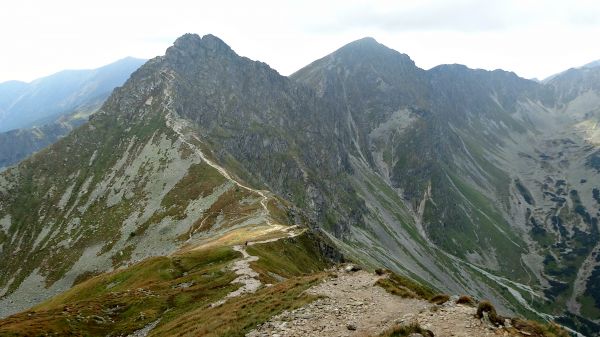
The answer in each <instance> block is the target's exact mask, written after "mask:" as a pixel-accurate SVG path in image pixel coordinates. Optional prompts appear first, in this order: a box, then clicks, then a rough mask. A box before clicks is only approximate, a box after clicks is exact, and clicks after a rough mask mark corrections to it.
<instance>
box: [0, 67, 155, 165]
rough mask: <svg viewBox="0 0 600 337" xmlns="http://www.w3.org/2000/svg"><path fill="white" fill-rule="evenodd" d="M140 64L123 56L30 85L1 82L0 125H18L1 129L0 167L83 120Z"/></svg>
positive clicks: (24, 156)
mask: <svg viewBox="0 0 600 337" xmlns="http://www.w3.org/2000/svg"><path fill="white" fill-rule="evenodd" d="M143 62H144V60H139V59H134V58H126V59H123V60H120V61H117V62H115V63H113V64H110V65H107V66H105V67H102V68H99V69H96V70H77V71H65V72H61V73H58V74H55V75H52V76H49V77H46V78H43V79H39V80H36V81H34V82H32V83H30V84H27V83H23V82H17V81H12V82H5V83H2V84H0V106H2V107H5V108H6V110H3V109H2V108H0V121H2V122H0V129H3V130H6V129H8V128H10V125H13V126H17V125H18V127H19V129H14V130H10V131H4V132H0V170H2V169H3V168H5V167H8V166H11V165H14V164H16V163H18V162H19V161H21V160H22V159H24V158H27V157H28V156H29V155H31V154H32V153H34V152H36V151H39V150H41V149H43V148H44V147H46V146H48V145H50V144H52V143H54V142H56V141H57V140H58V139H59V138H61V137H63V136H65V135H66V134H67V133H69V132H70V131H71V130H73V129H74V128H76V127H78V126H80V125H82V124H84V123H85V122H86V121H87V118H88V117H89V115H90V114H92V113H93V112H94V111H96V110H97V109H98V108H99V107H100V105H101V104H102V103H103V102H104V100H105V99H106V98H107V97H108V95H109V94H110V93H111V92H112V90H113V89H114V88H115V87H116V86H119V85H122V84H123V82H125V80H126V79H127V77H128V76H129V75H130V74H131V73H132V72H133V71H134V70H135V69H137V68H138V67H139V66H140V65H141V64H142V63H143ZM67 75H68V76H67ZM57 112H59V113H58V114H57ZM23 114H26V115H23ZM42 116H44V117H42ZM40 118H41V119H40ZM8 119H10V120H8ZM25 120H29V121H32V120H34V121H35V124H37V126H29V125H31V124H27V123H25V124H23V122H24V121H25ZM11 123H17V124H11Z"/></svg>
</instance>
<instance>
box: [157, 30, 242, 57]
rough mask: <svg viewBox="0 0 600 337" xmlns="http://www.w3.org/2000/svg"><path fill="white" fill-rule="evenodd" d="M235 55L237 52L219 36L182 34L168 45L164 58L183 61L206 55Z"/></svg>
mask: <svg viewBox="0 0 600 337" xmlns="http://www.w3.org/2000/svg"><path fill="white" fill-rule="evenodd" d="M217 55H218V56H221V57H223V56H226V57H231V56H237V54H236V53H235V52H234V51H233V49H231V47H229V45H227V44H226V43H225V42H223V40H221V39H220V38H218V37H216V36H214V35H212V34H207V35H204V36H203V37H200V36H199V35H198V34H190V33H188V34H184V35H182V36H181V37H179V38H178V39H177V40H175V42H174V43H173V46H171V47H169V48H168V49H167V51H166V53H165V58H166V59H167V61H169V62H174V63H184V62H189V61H190V59H199V58H206V57H208V56H217Z"/></svg>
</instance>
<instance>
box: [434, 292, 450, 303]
mask: <svg viewBox="0 0 600 337" xmlns="http://www.w3.org/2000/svg"><path fill="white" fill-rule="evenodd" d="M448 300H450V296H448V295H446V294H437V295H435V296H433V297H432V298H431V299H430V300H429V302H431V303H435V304H437V305H442V304H444V303H446V302H448Z"/></svg>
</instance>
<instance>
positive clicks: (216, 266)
mask: <svg viewBox="0 0 600 337" xmlns="http://www.w3.org/2000/svg"><path fill="white" fill-rule="evenodd" d="M248 251H249V252H250V254H255V255H256V256H259V260H258V261H257V262H255V263H253V265H252V267H253V268H254V269H255V270H256V271H257V272H258V273H259V278H260V279H261V280H262V281H263V282H264V283H267V282H269V283H272V284H274V285H273V286H271V287H264V288H261V289H259V291H257V292H256V293H254V294H247V295H244V296H240V297H239V298H236V299H235V300H232V301H227V302H226V303H225V304H223V305H222V306H217V307H210V306H209V304H211V303H215V302H217V301H218V300H220V299H222V298H224V296H225V295H226V294H228V293H230V292H232V291H234V290H235V289H237V288H238V287H239V286H240V285H239V284H238V283H232V281H233V280H234V279H235V278H236V277H237V276H236V275H235V274H234V273H233V272H232V271H231V270H230V269H229V266H230V265H231V263H232V262H233V261H234V260H236V259H238V258H240V257H241V254H240V253H238V252H236V251H234V250H233V249H231V248H230V247H220V248H211V249H204V250H199V251H188V252H185V253H181V254H175V255H173V256H169V257H165V256H162V257H152V258H148V259H146V260H144V261H142V262H139V263H137V264H134V265H132V266H130V267H128V268H125V269H120V270H117V271H114V272H111V273H105V274H101V275H98V276H95V277H92V275H84V276H82V280H80V283H79V284H77V285H75V286H74V287H73V288H71V289H70V290H68V291H67V292H65V293H62V294H60V295H58V296H55V297H53V298H51V299H50V300H47V301H46V302H44V303H41V304H39V305H37V306H35V307H34V308H32V309H31V310H28V311H26V312H23V313H19V314H16V315H13V316H11V317H8V318H6V319H3V320H0V335H1V336H5V335H6V336H12V335H14V336H24V335H44V334H47V335H60V336H70V335H72V336H107V335H109V334H112V335H127V334H130V333H132V332H133V331H135V330H138V329H141V328H143V327H144V326H146V325H147V324H150V323H152V322H154V321H156V320H158V319H160V323H159V324H158V326H157V327H156V330H155V331H153V334H152V335H153V336H172V335H173V334H181V335H182V336H187V335H189V336H196V335H198V333H200V334H202V335H205V334H206V335H212V336H239V335H243V334H244V332H247V331H248V330H249V329H251V328H253V327H255V326H256V324H258V323H261V322H264V321H266V320H268V319H269V318H270V317H271V316H273V315H275V314H277V313H280V312H282V311H283V310H287V309H291V308H296V307H298V306H301V305H304V304H306V303H308V302H310V301H312V300H314V299H315V297H314V296H308V295H304V294H303V291H304V290H306V289H307V288H308V287H310V286H312V285H313V284H315V283H316V282H318V281H319V280H321V279H323V278H324V277H327V274H326V273H323V272H321V271H322V270H323V269H325V268H326V267H328V266H329V265H330V263H329V262H328V260H327V259H326V258H325V256H324V255H323V249H322V246H321V245H320V244H318V243H317V240H316V239H315V238H314V237H313V236H312V235H311V234H303V235H300V236H298V237H294V238H288V239H282V240H279V241H275V242H271V243H264V244H257V245H253V246H251V247H248ZM273 273H275V274H278V275H280V276H283V277H285V278H286V280H284V281H282V282H278V281H277V280H276V279H274V277H273V275H274V274H273ZM90 277H91V278H90ZM85 278H87V280H83V279H85Z"/></svg>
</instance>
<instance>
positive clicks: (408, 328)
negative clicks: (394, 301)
mask: <svg viewBox="0 0 600 337" xmlns="http://www.w3.org/2000/svg"><path fill="white" fill-rule="evenodd" d="M412 333H419V334H421V335H423V336H424V337H433V332H431V331H429V330H425V329H423V328H421V326H419V324H418V323H413V324H409V325H396V326H394V327H393V328H391V329H388V330H386V331H384V332H383V333H382V334H380V335H379V337H406V336H408V335H410V334H412Z"/></svg>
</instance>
